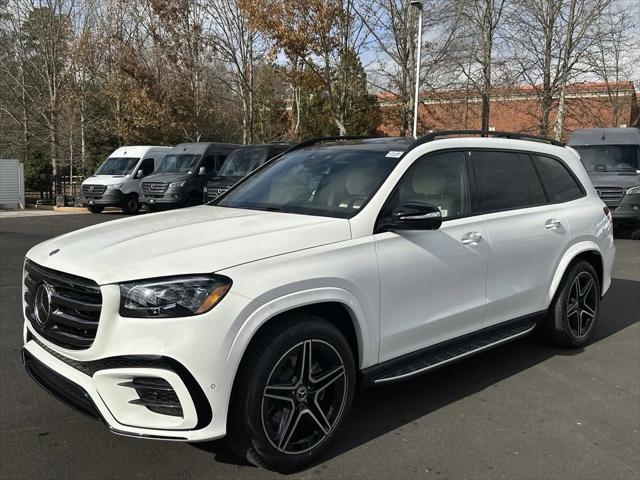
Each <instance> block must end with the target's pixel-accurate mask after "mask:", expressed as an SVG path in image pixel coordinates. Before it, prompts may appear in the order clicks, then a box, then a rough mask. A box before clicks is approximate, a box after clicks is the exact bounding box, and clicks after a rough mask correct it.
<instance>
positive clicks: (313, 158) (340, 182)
mask: <svg viewBox="0 0 640 480" xmlns="http://www.w3.org/2000/svg"><path fill="white" fill-rule="evenodd" d="M386 154H387V152H386V151H381V150H356V149H353V148H350V149H345V148H342V149H340V148H319V149H308V150H300V151H297V152H292V153H289V154H287V155H284V156H282V157H280V158H278V159H277V160H275V161H273V162H272V163H270V164H268V165H267V166H266V167H265V168H263V169H261V170H259V171H258V172H256V173H255V174H254V175H252V176H251V177H249V178H248V179H247V180H246V181H245V182H244V183H242V184H240V185H238V186H237V187H236V188H235V189H234V190H231V191H230V192H229V193H228V194H227V195H225V196H224V197H222V198H221V199H220V200H218V201H214V204H216V205H219V206H221V207H233V208H248V209H256V210H273V211H281V212H287V213H301V214H306V215H321V216H327V217H336V218H350V217H352V216H353V215H355V214H356V213H358V211H359V209H360V208H361V207H362V206H363V205H364V204H366V203H367V201H369V199H370V198H371V197H372V196H373V194H374V193H375V192H376V191H377V190H378V188H379V187H380V185H382V183H383V182H384V180H385V179H386V178H387V176H388V175H389V173H391V171H392V170H393V168H394V167H395V166H396V165H397V164H398V159H397V158H390V157H386Z"/></svg>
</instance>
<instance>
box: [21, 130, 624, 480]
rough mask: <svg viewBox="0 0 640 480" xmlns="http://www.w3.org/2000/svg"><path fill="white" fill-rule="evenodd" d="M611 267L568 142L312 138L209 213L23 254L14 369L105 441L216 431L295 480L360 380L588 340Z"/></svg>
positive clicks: (603, 217)
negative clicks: (504, 347) (530, 338)
mask: <svg viewBox="0 0 640 480" xmlns="http://www.w3.org/2000/svg"><path fill="white" fill-rule="evenodd" d="M474 133H475V134H476V135H475V136H474V135H473V134H474ZM478 134H480V136H478ZM489 137H490V138H489ZM613 257H614V244H613V235H612V223H611V215H610V213H609V210H608V208H607V207H606V206H605V205H604V204H603V202H602V200H600V199H599V198H598V195H597V194H596V192H595V190H594V188H593V186H592V184H591V182H590V180H589V177H588V175H587V173H586V172H585V169H584V168H583V166H582V164H581V163H580V159H579V157H578V154H577V153H576V152H575V151H574V150H572V149H571V148H567V147H564V146H562V145H561V144H559V143H556V142H553V141H549V140H544V139H539V138H536V137H528V136H525V135H518V134H508V133H497V132H440V133H433V134H430V135H427V136H425V137H422V138H420V139H418V140H415V141H413V142H409V141H407V140H404V139H398V138H371V139H362V138H361V139H355V138H348V137H344V138H341V139H316V140H313V141H307V142H303V143H301V144H299V145H296V146H295V147H292V148H291V149H290V150H289V151H288V152H286V153H284V154H283V155H282V156H280V157H277V158H275V159H274V160H272V161H270V162H269V163H267V164H265V165H264V166H263V167H261V168H260V169H258V170H257V171H256V172H254V173H253V174H251V175H250V176H248V177H246V178H245V179H244V180H243V181H241V182H240V183H238V184H236V185H235V186H234V187H233V188H232V189H231V190H229V191H228V192H226V193H225V194H223V195H222V196H220V197H219V198H217V199H216V200H215V201H214V202H213V203H211V204H209V205H203V206H198V207H193V208H189V209H185V210H179V211H173V212H165V213H158V214H152V215H145V216H144V217H136V218H128V219H123V220H117V221H112V222H108V223H103V224H100V225H95V226H92V227H89V228H85V229H83V230H79V231H76V232H72V233H69V234H66V235H62V236H60V237H57V238H54V239H51V240H48V241H46V242H43V243H41V244H40V245H37V246H36V247H34V248H32V249H31V250H30V251H29V252H28V253H27V256H26V259H25V264H24V276H23V298H24V304H23V309H24V315H25V323H24V342H25V345H24V348H23V351H22V352H23V361H24V365H25V368H26V370H27V371H28V372H29V374H30V375H31V376H32V377H33V378H34V380H35V381H36V382H38V383H39V384H40V385H41V386H42V387H44V388H45V389H46V390H48V391H49V392H51V393H53V394H54V395H55V396H57V397H59V398H61V399H62V400H64V401H65V402H66V403H68V404H70V405H71V406H73V407H75V408H76V409H78V410H80V411H82V412H84V413H86V414H88V415H90V416H93V417H96V418H98V419H100V420H102V421H103V422H104V423H105V424H106V425H107V426H108V427H109V428H110V429H111V430H112V431H114V432H116V433H119V434H124V435H131V436H136V437H149V438H160V439H168V440H183V441H190V442H195V441H203V440H209V439H215V438H220V437H223V436H226V438H227V440H228V442H229V444H230V445H231V447H232V448H233V450H234V451H236V452H237V453H238V454H240V455H242V456H243V457H245V458H247V459H248V460H250V461H251V462H253V463H255V464H258V465H263V466H265V467H267V468H272V469H276V470H280V471H287V470H294V469H298V468H301V467H303V466H305V465H308V464H309V463H311V462H313V461H314V460H316V459H317V458H318V456H319V455H320V454H321V453H322V451H323V450H324V449H325V448H326V447H327V445H328V444H329V442H330V441H331V440H332V438H334V437H335V436H336V435H337V433H338V431H339V429H340V426H341V425H342V424H343V422H344V420H345V417H346V415H347V412H348V411H349V409H350V407H351V404H352V400H353V396H354V392H355V391H356V387H357V386H358V387H359V386H367V385H378V384H387V383H389V382H394V381H398V380H402V379H406V378H410V377H412V376H414V375H418V374H421V373H424V372H428V371H430V370H433V369H434V368H437V367H440V366H442V365H445V364H448V363H450V362H453V361H455V360H458V359H462V358H465V357H468V356H470V355H473V354H475V353H478V352H481V351H483V350H486V349H488V348H491V347H494V346H496V345H499V344H502V343H504V342H507V341H509V340H513V339H516V338H519V337H522V336H523V335H526V334H528V333H530V332H532V331H534V330H536V331H538V332H539V333H540V335H541V336H542V337H543V338H545V339H546V340H548V341H551V342H553V343H555V344H557V345H562V346H566V347H582V346H584V345H585V344H587V342H588V341H589V337H590V335H591V333H592V332H593V329H594V325H595V323H596V321H597V318H598V306H599V302H600V299H601V297H602V296H603V295H604V294H605V292H606V291H607V289H608V288H609V285H610V282H611V277H610V274H611V268H612V263H613Z"/></svg>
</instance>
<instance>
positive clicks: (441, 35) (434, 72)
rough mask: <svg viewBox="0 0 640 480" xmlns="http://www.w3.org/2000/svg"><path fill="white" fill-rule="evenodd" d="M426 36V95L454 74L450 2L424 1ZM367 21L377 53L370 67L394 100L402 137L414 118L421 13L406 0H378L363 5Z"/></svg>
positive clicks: (423, 69)
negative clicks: (417, 47)
mask: <svg viewBox="0 0 640 480" xmlns="http://www.w3.org/2000/svg"><path fill="white" fill-rule="evenodd" d="M422 9H423V20H422V21H423V31H424V34H423V35H424V40H423V48H422V54H421V57H422V58H421V59H420V62H421V78H420V85H421V92H422V94H421V99H422V101H423V102H424V101H425V100H426V98H425V95H424V94H425V92H426V91H427V90H430V89H435V88H443V87H444V86H446V85H447V84H448V83H449V82H448V78H449V75H450V73H451V59H452V58H453V57H452V52H453V44H454V43H455V42H456V41H457V33H458V29H457V25H456V22H455V20H456V19H455V16H454V15H453V14H452V4H451V3H450V2H448V1H445V2H443V1H432V0H427V1H425V2H424V5H423V7H422ZM359 12H360V17H361V19H362V22H363V23H364V25H365V26H366V27H367V31H368V35H369V37H370V39H371V41H370V42H369V43H370V44H372V47H370V49H374V50H375V53H376V54H377V57H376V61H375V62H374V63H373V64H372V65H370V66H369V71H370V75H371V76H372V77H373V81H372V82H371V83H372V84H373V86H374V87H375V88H376V89H379V90H381V91H382V92H385V93H387V94H389V95H391V97H392V98H393V99H394V103H395V104H396V108H397V113H396V117H397V118H396V121H397V123H398V127H399V130H400V135H403V136H404V135H407V134H408V132H409V131H410V125H411V122H412V119H413V118H412V117H413V109H412V108H411V103H412V101H413V94H412V92H413V89H414V86H415V71H416V64H415V62H416V46H417V45H416V40H417V38H416V37H417V19H418V11H417V9H416V8H414V7H412V6H411V5H410V3H409V2H408V1H406V0H373V1H372V2H363V3H362V5H361V6H360V8H359Z"/></svg>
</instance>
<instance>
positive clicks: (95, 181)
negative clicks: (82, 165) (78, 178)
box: [82, 175, 130, 185]
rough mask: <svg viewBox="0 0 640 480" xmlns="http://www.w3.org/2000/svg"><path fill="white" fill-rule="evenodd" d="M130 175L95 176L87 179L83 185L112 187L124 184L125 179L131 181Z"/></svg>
mask: <svg viewBox="0 0 640 480" xmlns="http://www.w3.org/2000/svg"><path fill="white" fill-rule="evenodd" d="M129 178H130V176H129V175H93V176H91V177H89V178H87V179H86V180H85V181H84V182H82V184H83V185H111V184H114V183H122V182H123V181H124V180H125V179H127V180H128V179H129Z"/></svg>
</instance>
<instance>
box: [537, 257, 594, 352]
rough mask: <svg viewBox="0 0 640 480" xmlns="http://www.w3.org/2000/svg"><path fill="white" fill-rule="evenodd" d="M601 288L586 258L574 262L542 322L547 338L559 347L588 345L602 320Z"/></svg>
mask: <svg viewBox="0 0 640 480" xmlns="http://www.w3.org/2000/svg"><path fill="white" fill-rule="evenodd" d="M600 291H601V290H600V281H599V279H598V274H597V273H596V270H595V269H594V268H593V265H591V264H590V263H589V262H586V261H584V260H581V261H578V262H576V263H575V264H573V265H571V266H570V267H569V269H568V270H567V273H566V274H565V276H564V278H563V279H562V282H561V283H560V286H559V287H558V291H557V293H556V295H555V297H554V300H553V302H552V303H551V306H550V307H549V311H548V313H547V317H546V318H545V320H544V322H543V324H542V335H543V338H544V339H545V340H546V341H547V342H548V343H551V344H552V345H555V346H559V347H564V348H582V347H584V346H585V345H586V344H587V343H588V342H589V338H590V337H591V334H592V333H593V329H594V326H595V324H596V322H597V319H598V313H599V311H600Z"/></svg>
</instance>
